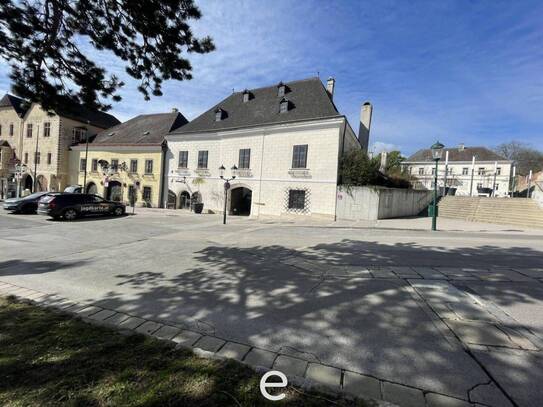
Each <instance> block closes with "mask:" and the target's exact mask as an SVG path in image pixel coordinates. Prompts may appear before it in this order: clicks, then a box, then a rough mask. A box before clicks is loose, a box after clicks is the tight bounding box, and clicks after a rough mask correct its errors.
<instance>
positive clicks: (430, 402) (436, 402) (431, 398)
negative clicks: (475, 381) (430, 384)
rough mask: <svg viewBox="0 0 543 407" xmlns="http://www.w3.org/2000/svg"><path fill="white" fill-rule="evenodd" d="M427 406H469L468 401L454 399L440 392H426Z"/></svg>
mask: <svg viewBox="0 0 543 407" xmlns="http://www.w3.org/2000/svg"><path fill="white" fill-rule="evenodd" d="M426 403H427V404H426V405H427V407H471V406H473V404H471V403H470V402H468V401H464V400H460V399H455V398H454V397H448V396H443V395H442V394H435V393H428V394H426Z"/></svg>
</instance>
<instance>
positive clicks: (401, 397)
mask: <svg viewBox="0 0 543 407" xmlns="http://www.w3.org/2000/svg"><path fill="white" fill-rule="evenodd" d="M383 399H384V400H385V401H389V402H391V403H396V404H398V405H400V406H402V407H420V406H424V404H425V402H424V395H423V394H422V391H420V390H417V389H413V388H412V387H406V386H402V385H401V384H394V383H388V382H383Z"/></svg>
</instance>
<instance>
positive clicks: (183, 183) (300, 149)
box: [165, 78, 371, 219]
mask: <svg viewBox="0 0 543 407" xmlns="http://www.w3.org/2000/svg"><path fill="white" fill-rule="evenodd" d="M333 92H334V80H333V79H329V80H328V82H327V85H326V88H325V87H324V86H323V84H322V83H321V81H320V80H319V79H318V78H310V79H306V80H300V81H295V82H290V83H279V84H278V85H275V86H270V87H265V88H259V89H252V90H245V91H243V92H236V93H233V94H231V95H230V96H228V97H227V98H226V99H224V100H223V101H221V102H220V103H218V104H217V105H215V106H213V107H212V108H211V109H209V110H208V111H207V112H205V113H203V114H202V115H200V116H199V117H197V118H196V119H194V120H193V121H192V122H190V123H188V124H186V125H185V126H183V127H181V128H180V129H178V130H176V131H174V132H172V133H170V134H169V135H168V136H167V137H166V140H167V142H168V149H169V150H168V154H167V160H166V161H167V164H166V168H167V169H166V172H165V174H166V175H165V176H166V185H167V186H168V189H169V192H168V206H169V207H176V208H188V207H189V205H190V202H191V199H192V202H193V203H194V202H196V201H197V202H201V203H203V205H204V212H208V211H212V212H223V208H224V203H225V200H224V197H225V193H224V180H222V179H221V178H220V171H219V168H220V167H221V166H223V167H225V168H226V170H225V174H224V175H225V178H231V175H236V178H235V179H234V180H233V181H230V184H231V188H230V190H229V192H228V199H227V202H226V208H227V213H229V214H232V215H250V216H252V217H263V216H307V215H312V216H318V217H323V218H329V219H334V218H335V210H336V195H337V191H336V190H337V182H338V170H339V160H340V157H341V156H342V154H344V153H346V152H347V151H349V150H351V149H360V148H363V149H367V143H368V134H369V125H370V120H371V105H370V104H369V103H367V104H365V105H364V106H363V107H362V113H363V114H362V115H361V117H364V124H363V125H361V127H362V132H361V133H360V134H361V135H362V137H361V138H362V139H361V140H360V141H359V139H358V138H357V137H356V135H355V133H354V132H353V130H352V129H351V127H350V125H349V123H348V122H347V119H346V117H345V116H343V115H341V114H340V113H339V112H338V111H337V109H336V107H335V105H334V103H333V100H332V96H333ZM233 166H236V167H237V168H238V169H237V171H236V170H234V173H232V170H231V168H232V167H233Z"/></svg>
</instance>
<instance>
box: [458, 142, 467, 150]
mask: <svg viewBox="0 0 543 407" xmlns="http://www.w3.org/2000/svg"><path fill="white" fill-rule="evenodd" d="M465 148H466V146H464V143H460V144H458V151H464V149H465Z"/></svg>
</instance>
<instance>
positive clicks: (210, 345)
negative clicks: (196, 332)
mask: <svg viewBox="0 0 543 407" xmlns="http://www.w3.org/2000/svg"><path fill="white" fill-rule="evenodd" d="M224 343H225V341H223V340H222V339H219V338H215V337H214V336H207V335H206V336H204V337H203V338H201V339H200V340H199V341H198V342H196V343H195V344H194V345H193V346H194V347H195V348H200V349H203V350H206V351H208V352H213V353H215V352H217V351H218V350H219V349H220V348H221V346H223V345H224Z"/></svg>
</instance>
